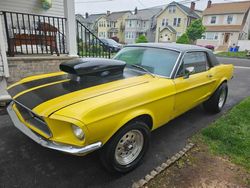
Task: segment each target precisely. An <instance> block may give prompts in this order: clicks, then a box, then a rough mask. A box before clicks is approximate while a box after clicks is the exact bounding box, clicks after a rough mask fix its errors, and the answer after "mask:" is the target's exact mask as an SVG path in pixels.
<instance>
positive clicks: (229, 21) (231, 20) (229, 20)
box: [227, 15, 233, 24]
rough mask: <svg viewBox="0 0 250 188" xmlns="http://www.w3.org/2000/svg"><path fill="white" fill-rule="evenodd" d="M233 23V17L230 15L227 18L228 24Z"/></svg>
mask: <svg viewBox="0 0 250 188" xmlns="http://www.w3.org/2000/svg"><path fill="white" fill-rule="evenodd" d="M232 22H233V16H232V15H228V16H227V24H231V23H232Z"/></svg>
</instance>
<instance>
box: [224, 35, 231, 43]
mask: <svg viewBox="0 0 250 188" xmlns="http://www.w3.org/2000/svg"><path fill="white" fill-rule="evenodd" d="M229 38H230V33H225V35H224V42H223V44H224V45H226V44H228V42H229Z"/></svg>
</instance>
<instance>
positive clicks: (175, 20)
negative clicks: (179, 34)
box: [173, 18, 177, 26]
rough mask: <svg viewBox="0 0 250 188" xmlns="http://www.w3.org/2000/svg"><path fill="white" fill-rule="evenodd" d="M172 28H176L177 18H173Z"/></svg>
mask: <svg viewBox="0 0 250 188" xmlns="http://www.w3.org/2000/svg"><path fill="white" fill-rule="evenodd" d="M173 26H177V18H174V22H173Z"/></svg>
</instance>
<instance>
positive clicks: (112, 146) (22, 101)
mask: <svg viewBox="0 0 250 188" xmlns="http://www.w3.org/2000/svg"><path fill="white" fill-rule="evenodd" d="M60 69H61V70H62V72H57V73H51V74H44V75H38V76H32V77H28V78H25V79H23V80H21V81H19V82H17V83H15V84H13V85H12V86H10V87H9V88H8V92H9V93H10V95H11V96H12V98H13V101H12V103H11V104H10V105H9V106H8V113H9V115H10V117H11V119H12V121H13V123H14V125H15V126H16V127H17V128H18V129H19V130H21V131H22V132H23V133H24V134H26V135H27V136H28V137H30V138H31V139H33V140H34V141H35V142H37V143H39V144H40V145H42V146H44V147H47V148H51V149H54V150H58V151H62V152H65V153H70V154H74V155H85V154H87V153H89V152H92V151H94V150H97V149H99V148H100V151H101V152H100V157H101V161H102V162H103V164H104V166H105V167H106V168H107V169H109V170H113V171H118V172H122V173H125V172H128V171H130V170H132V169H134V168H135V167H136V166H137V165H138V164H139V162H140V161H141V160H142V158H143V156H144V154H145V153H146V151H147V149H148V147H149V142H150V132H151V131H152V130H154V129H156V128H158V127H160V126H162V125H164V124H166V123H167V122H168V121H170V120H171V119H173V118H175V117H177V116H179V115H181V114H183V113H184V112H186V111H188V110H189V109H191V108H193V107H195V106H197V105H199V104H201V103H203V106H204V108H205V109H206V110H207V111H209V112H213V113H217V112H220V111H221V109H222V108H223V106H224V104H225V101H226V98H227V93H228V87H227V82H228V81H229V80H230V79H231V78H232V76H233V66H232V65H222V64H219V63H218V61H217V59H216V57H215V56H214V55H213V53H212V52H211V51H210V50H208V49H205V48H202V47H198V46H193V45H178V44H158V43H152V44H151V43H149V44H137V45H128V46H126V47H125V48H123V49H122V50H121V51H120V52H119V53H118V54H117V55H116V56H115V57H114V58H113V59H101V58H100V59H99V58H82V59H80V58H78V59H75V60H72V61H69V62H65V63H62V64H61V65H60Z"/></svg>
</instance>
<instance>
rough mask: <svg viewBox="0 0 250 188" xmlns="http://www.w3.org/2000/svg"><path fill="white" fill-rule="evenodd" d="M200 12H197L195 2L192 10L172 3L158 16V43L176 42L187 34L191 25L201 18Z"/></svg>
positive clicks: (192, 3)
mask: <svg viewBox="0 0 250 188" xmlns="http://www.w3.org/2000/svg"><path fill="white" fill-rule="evenodd" d="M199 14H200V11H197V10H195V2H191V6H190V8H189V7H187V6H185V5H182V4H180V3H177V2H172V3H170V4H169V5H168V6H166V8H165V9H164V10H163V11H162V12H161V13H160V14H159V15H158V16H157V26H156V37H155V41H156V42H175V41H176V40H177V38H178V37H180V36H181V35H182V34H183V33H185V31H186V29H187V27H188V26H189V25H190V23H191V22H192V21H193V20H195V19H198V18H200V16H199Z"/></svg>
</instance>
